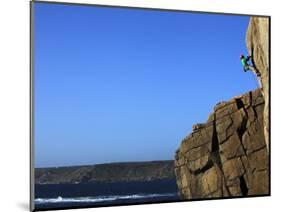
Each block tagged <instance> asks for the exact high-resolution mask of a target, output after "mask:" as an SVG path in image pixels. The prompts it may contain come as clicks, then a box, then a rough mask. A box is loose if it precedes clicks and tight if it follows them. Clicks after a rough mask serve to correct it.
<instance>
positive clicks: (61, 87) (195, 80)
mask: <svg viewBox="0 0 281 212" xmlns="http://www.w3.org/2000/svg"><path fill="white" fill-rule="evenodd" d="M34 20H35V25H34V33H35V34H34V35H35V38H34V61H35V69H34V73H35V78H34V82H35V166H36V167H48V166H68V165H82V164H96V163H107V162H118V161H148V160H167V159H173V158H174V153H175V151H176V149H177V148H178V147H179V145H180V142H181V140H182V139H183V138H184V137H185V136H187V135H188V134H189V133H190V132H191V128H192V125H193V124H196V123H199V122H204V121H206V120H207V117H208V114H209V113H210V112H212V110H213V107H214V105H215V104H216V103H217V102H219V101H222V100H228V99H230V98H232V97H234V96H236V95H239V94H243V93H245V92H247V91H249V90H252V89H254V88H256V87H257V84H256V82H255V80H254V78H253V75H252V73H250V72H247V73H244V72H243V69H242V67H241V64H240V61H239V55H240V53H244V54H246V46H245V35H246V29H247V25H248V22H249V17H247V16H227V15H218V14H198V13H197V14H196V13H188V12H167V11H153V10H141V9H125V8H122V9H121V8H102V7H89V6H73V5H72V6H71V5H59V4H45V3H35V16H34Z"/></svg>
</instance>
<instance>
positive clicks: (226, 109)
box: [175, 89, 269, 199]
mask: <svg viewBox="0 0 281 212" xmlns="http://www.w3.org/2000/svg"><path fill="white" fill-rule="evenodd" d="M264 105H265V104H264V98H263V95H262V93H261V91H260V89H258V90H255V91H251V92H249V93H246V94H244V95H242V96H237V97H235V98H233V99H231V100H230V101H228V102H221V103H220V104H217V105H216V106H215V108H214V111H213V113H211V114H210V116H209V118H208V121H207V122H206V123H204V124H198V125H195V126H194V127H193V132H192V133H191V134H190V135H189V136H187V137H186V138H185V139H184V140H183V141H182V143H181V145H180V148H179V149H178V150H177V152H176V157H175V173H176V178H177V185H178V188H179V194H180V196H181V198H183V199H197V198H210V197H212V198H213V197H231V196H247V195H264V194H268V193H269V170H268V167H269V166H268V165H269V159H268V154H267V148H266V143H265V137H264V130H263V126H264V124H263V123H264V119H263V117H264V113H263V111H264Z"/></svg>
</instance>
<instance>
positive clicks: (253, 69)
mask: <svg viewBox="0 0 281 212" xmlns="http://www.w3.org/2000/svg"><path fill="white" fill-rule="evenodd" d="M248 68H249V69H250V70H251V71H252V72H254V73H255V74H256V75H257V76H258V77H260V76H261V73H260V72H259V71H258V70H257V69H255V68H254V67H253V66H248Z"/></svg>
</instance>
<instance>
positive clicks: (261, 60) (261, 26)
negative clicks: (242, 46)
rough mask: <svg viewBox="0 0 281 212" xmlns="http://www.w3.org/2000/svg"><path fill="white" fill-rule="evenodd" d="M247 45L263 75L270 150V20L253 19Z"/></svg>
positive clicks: (267, 140) (265, 122)
mask: <svg viewBox="0 0 281 212" xmlns="http://www.w3.org/2000/svg"><path fill="white" fill-rule="evenodd" d="M246 45H247V49H248V53H249V55H252V57H253V62H254V65H255V67H256V68H257V69H258V71H259V72H260V73H261V78H260V79H259V80H260V84H261V89H262V94H263V96H264V101H265V107H264V135H265V142H266V145H267V149H269V147H268V145H269V18H258V17H252V18H251V19H250V23H249V26H248V30H247V36H246Z"/></svg>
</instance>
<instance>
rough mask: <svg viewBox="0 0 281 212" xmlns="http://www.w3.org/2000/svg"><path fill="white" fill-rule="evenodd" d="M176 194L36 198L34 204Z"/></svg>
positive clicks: (86, 201)
mask: <svg viewBox="0 0 281 212" xmlns="http://www.w3.org/2000/svg"><path fill="white" fill-rule="evenodd" d="M175 195H176V193H166V194H134V195H123V196H122V195H118V196H99V197H65V198H63V197H61V196H59V197H57V198H37V199H35V200H34V201H35V203H36V204H44V203H76V202H81V203H83V202H84V203H88V202H89V203H91V202H104V201H114V200H119V199H122V200H124V199H142V198H155V197H172V196H175Z"/></svg>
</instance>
